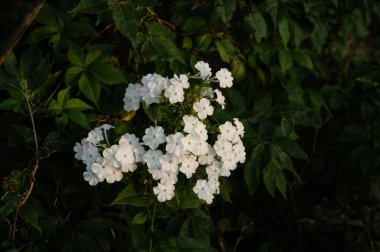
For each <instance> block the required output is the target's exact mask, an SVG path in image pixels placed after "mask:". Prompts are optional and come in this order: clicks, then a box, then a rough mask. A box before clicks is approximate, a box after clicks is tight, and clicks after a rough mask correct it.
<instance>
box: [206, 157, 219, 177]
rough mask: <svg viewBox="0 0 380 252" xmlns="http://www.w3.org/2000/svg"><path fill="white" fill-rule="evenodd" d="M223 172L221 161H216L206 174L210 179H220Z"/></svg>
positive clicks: (207, 169)
mask: <svg viewBox="0 0 380 252" xmlns="http://www.w3.org/2000/svg"><path fill="white" fill-rule="evenodd" d="M220 172H221V165H220V162H219V161H214V162H213V163H212V165H210V166H207V168H206V173H207V176H208V179H209V180H211V179H218V178H219V175H220Z"/></svg>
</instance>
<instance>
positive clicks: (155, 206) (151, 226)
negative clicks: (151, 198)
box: [149, 201, 157, 252]
mask: <svg viewBox="0 0 380 252" xmlns="http://www.w3.org/2000/svg"><path fill="white" fill-rule="evenodd" d="M156 210H157V201H155V202H154V207H153V213H152V217H151V219H150V232H151V234H150V241H149V252H152V251H153V232H154V219H155V218H156Z"/></svg>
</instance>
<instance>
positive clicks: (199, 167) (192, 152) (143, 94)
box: [74, 61, 245, 204]
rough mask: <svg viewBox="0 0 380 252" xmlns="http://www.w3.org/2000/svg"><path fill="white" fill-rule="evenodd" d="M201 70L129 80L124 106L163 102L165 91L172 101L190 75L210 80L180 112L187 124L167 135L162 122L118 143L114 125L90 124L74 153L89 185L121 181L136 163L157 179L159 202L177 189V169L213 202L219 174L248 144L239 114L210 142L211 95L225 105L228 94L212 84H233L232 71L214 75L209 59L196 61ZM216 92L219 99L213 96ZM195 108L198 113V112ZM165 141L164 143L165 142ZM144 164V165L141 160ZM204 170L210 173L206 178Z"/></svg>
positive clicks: (237, 159)
mask: <svg viewBox="0 0 380 252" xmlns="http://www.w3.org/2000/svg"><path fill="white" fill-rule="evenodd" d="M195 68H196V69H197V70H198V71H199V73H198V74H197V75H194V76H188V75H185V74H181V75H179V76H177V75H174V77H173V78H171V79H168V78H164V77H162V76H160V75H158V74H149V75H147V76H144V77H143V78H142V80H141V84H129V86H128V88H127V89H126V94H125V97H124V104H125V107H124V108H125V110H126V111H132V110H137V109H138V108H139V107H140V102H141V101H143V102H145V104H146V105H147V106H149V105H150V104H152V103H160V102H162V101H163V99H165V98H163V97H166V98H167V101H168V102H169V103H170V104H175V103H182V102H184V100H185V92H184V90H185V89H188V88H190V82H189V78H194V79H201V80H202V83H203V84H205V83H206V86H204V87H203V89H202V90H203V91H199V93H198V96H197V97H198V99H197V101H195V102H194V104H193V106H192V108H193V110H192V111H189V114H188V115H185V116H183V117H182V126H183V130H182V131H181V132H173V133H172V134H167V135H165V132H164V129H163V128H162V127H161V126H150V127H149V128H147V129H145V135H144V136H143V137H142V141H141V140H140V139H139V138H138V137H136V136H135V135H134V134H128V133H127V134H124V135H122V136H121V137H120V140H119V141H118V143H117V144H113V145H111V144H110V143H109V141H108V138H107V131H108V130H109V129H110V128H111V127H112V126H110V125H102V126H100V127H97V128H95V129H94V130H92V131H91V132H90V133H89V134H88V137H87V138H85V139H83V140H82V142H81V143H77V144H76V145H75V147H74V151H75V152H76V154H75V157H76V158H77V159H79V160H81V161H82V162H83V163H84V164H85V165H86V171H85V172H84V173H83V176H84V179H85V180H86V181H88V182H89V184H90V185H96V184H97V183H99V182H102V181H104V180H106V181H107V183H114V182H115V181H120V180H121V179H122V177H123V173H127V172H133V171H135V170H136V169H137V167H138V166H139V167H147V170H148V172H149V173H150V174H151V175H152V178H153V179H154V180H155V181H157V186H155V187H154V188H153V192H154V194H156V195H157V199H158V200H159V201H160V202H164V201H167V200H170V199H172V198H173V197H174V195H175V184H176V183H177V181H178V175H179V174H180V173H182V174H184V175H183V176H185V177H186V178H187V179H189V180H191V181H194V182H195V181H196V182H195V185H194V187H193V191H194V192H195V193H196V194H197V196H198V197H199V198H200V199H202V200H204V201H206V202H207V203H208V204H210V203H211V202H212V201H213V199H214V195H215V194H218V193H219V191H220V190H219V186H220V183H219V177H222V176H224V177H228V176H230V174H231V171H232V170H234V169H236V167H237V163H243V162H245V148H244V145H243V142H242V140H241V137H243V135H244V126H243V124H242V123H241V122H240V121H239V120H238V119H237V118H235V119H234V122H233V123H232V122H229V121H227V122H225V123H224V124H222V125H220V126H219V131H218V133H219V134H218V135H217V137H216V141H214V143H209V142H208V139H209V132H208V131H207V127H206V124H205V123H204V122H203V120H204V119H206V118H207V117H208V116H210V115H212V114H213V112H214V107H213V106H212V105H211V101H216V102H217V103H218V104H220V105H221V107H222V108H224V105H225V98H224V96H223V95H222V93H221V91H219V90H218V89H215V90H213V89H212V88H211V87H209V86H208V85H209V84H210V83H213V82H219V85H220V87H221V88H225V87H231V86H232V80H233V79H232V76H231V73H230V72H229V71H228V70H227V69H221V70H220V71H218V72H217V73H216V77H211V69H210V67H209V65H208V64H207V63H205V62H202V61H201V62H198V63H197V64H196V65H195ZM214 94H216V99H215V100H211V99H212V98H213V97H214ZM191 113H194V114H196V115H197V117H196V116H194V115H192V114H191ZM164 144H165V145H164ZM139 164H140V165H139ZM202 174H207V178H206V177H203V178H202Z"/></svg>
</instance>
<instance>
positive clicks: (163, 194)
mask: <svg viewBox="0 0 380 252" xmlns="http://www.w3.org/2000/svg"><path fill="white" fill-rule="evenodd" d="M153 192H154V194H156V195H157V199H158V201H160V202H165V201H167V200H171V199H172V198H173V197H174V186H173V185H172V184H167V185H164V184H161V183H158V185H157V186H155V187H153Z"/></svg>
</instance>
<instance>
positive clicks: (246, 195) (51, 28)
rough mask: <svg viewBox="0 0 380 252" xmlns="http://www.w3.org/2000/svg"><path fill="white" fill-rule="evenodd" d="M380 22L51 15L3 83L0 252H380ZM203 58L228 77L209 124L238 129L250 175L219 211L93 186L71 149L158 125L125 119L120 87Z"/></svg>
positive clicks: (352, 7) (143, 117)
mask: <svg viewBox="0 0 380 252" xmlns="http://www.w3.org/2000/svg"><path fill="white" fill-rule="evenodd" d="M8 5H10V4H9V3H4V4H3V3H2V6H8ZM28 7H29V5H26V6H23V7H22V10H23V11H24V10H25V9H28ZM4 8H5V7H4ZM4 8H2V9H4ZM14 12H16V11H14ZM379 13H380V4H379V3H378V2H376V1H348V0H326V1H315V0H305V1H297V0H291V1H285V0H265V1H264V0H263V1H255V2H251V1H241V0H214V1H189V0H178V1H157V0H142V1H136V0H128V1H126V0H77V1H68V0H60V1H46V3H45V6H44V9H43V10H42V11H41V13H40V14H39V16H38V17H37V19H36V20H35V22H34V23H33V25H32V27H30V29H29V30H28V31H27V33H26V34H25V36H24V37H23V39H22V40H21V42H20V43H19V44H18V46H17V47H16V49H15V50H14V52H13V54H11V55H9V56H8V57H7V60H6V61H5V62H4V63H3V65H2V66H1V69H0V109H1V112H0V142H1V145H0V160H1V168H2V169H1V178H2V180H1V181H2V197H1V201H0V217H1V221H0V223H1V225H0V233H1V238H2V239H1V240H3V242H2V243H1V244H0V245H1V250H2V251H53V250H63V251H144V250H148V249H149V247H150V246H151V247H153V249H154V251H179V250H187V251H377V250H379V249H380V229H379V225H378V219H379V218H380V211H379V209H380V204H379V203H380V193H379V192H380V191H379V182H380V179H379V178H380V177H379V175H380V174H379V168H380V157H379V144H380V134H379V133H378V132H379V131H378V126H379V125H380V120H379V118H380V117H379V111H380V110H379V106H380V93H379V80H380V75H379V71H378V69H379V60H378V56H379V49H380V48H379V46H378V43H377V42H378V40H379V39H380V37H379V36H378V34H379V27H380V26H379V24H380V20H379V19H380V14H379ZM0 16H1V17H2V18H3V17H4V18H7V19H8V20H10V23H9V24H15V23H16V18H15V17H13V16H17V15H13V16H12V15H11V14H7V15H0ZM17 21H18V20H17ZM0 24H1V25H2V28H3V27H5V28H4V30H2V32H3V33H2V35H3V36H5V35H6V36H7V37H9V36H10V34H9V32H10V31H11V29H10V28H9V27H7V26H5V24H8V23H5V22H4V21H3V20H2V19H1V20H0ZM12 26H13V25H12ZM12 28H13V29H16V27H15V26H13V27H12ZM5 32H7V33H6V34H5ZM3 36H2V37H3ZM1 42H2V43H3V38H2V40H1ZM199 60H204V61H207V62H209V63H210V66H211V68H212V69H213V70H214V71H215V70H216V69H220V68H221V67H226V68H228V69H232V74H233V77H234V87H233V89H231V90H228V91H226V93H225V94H226V100H227V102H226V110H225V111H215V114H214V117H215V119H216V120H217V121H220V122H224V121H226V120H231V119H232V118H234V117H239V118H241V119H242V120H241V121H242V122H243V124H244V126H245V129H246V135H245V137H244V139H243V140H244V144H245V147H246V150H247V162H246V163H245V164H244V165H241V167H238V168H237V169H236V171H234V172H233V174H232V176H231V178H230V179H229V181H222V182H221V195H220V197H219V198H216V202H214V204H213V205H211V206H205V205H202V202H199V201H198V200H196V198H192V197H189V198H188V201H187V202H181V203H180V204H179V203H178V202H175V201H173V202H171V203H172V204H161V203H160V204H157V205H156V204H155V203H154V202H155V201H152V199H151V198H150V197H149V195H145V197H141V196H140V195H139V193H140V192H141V191H144V187H145V186H148V185H147V184H146V181H144V179H143V178H137V177H133V176H131V177H128V178H125V179H124V180H123V182H122V183H119V184H112V185H108V184H104V185H99V186H97V187H96V188H90V187H89V186H88V184H87V183H85V182H84V181H83V177H82V172H83V171H82V170H83V168H82V167H81V166H80V164H79V163H78V162H76V161H75V160H74V152H73V151H72V148H73V146H74V143H75V142H76V141H78V139H81V138H83V137H84V136H85V135H86V134H87V133H86V132H87V130H88V129H89V128H93V127H95V126H98V125H100V124H103V123H110V124H115V125H116V128H115V131H116V132H125V131H131V132H132V131H133V132H139V131H140V132H141V131H142V130H143V129H145V128H146V126H147V125H148V121H149V118H148V117H149V114H150V113H155V112H154V111H144V110H141V109H140V110H139V111H137V112H136V113H126V112H125V111H124V110H123V104H122V102H121V101H122V97H123V95H124V92H125V88H126V87H127V85H128V83H134V82H136V80H139V79H141V76H142V75H145V74H148V73H153V72H156V73H160V74H161V75H163V76H165V75H169V74H171V73H173V72H175V73H183V72H192V70H191V68H190V67H191V66H194V64H195V62H197V61H199ZM156 112H157V111H156ZM36 163H38V164H39V169H38V171H36V176H35V178H34V177H33V176H31V175H32V173H33V172H34V171H35V169H34V168H35V164H36ZM32 178H33V179H32ZM31 184H33V186H32V191H31V195H30V196H29V197H28V198H27V201H26V202H25V204H21V203H22V201H23V199H25V196H26V193H27V192H28V190H29V188H30V185H31ZM136 189H137V190H136ZM185 193H186V192H184V194H185ZM12 249H13V250H12Z"/></svg>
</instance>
